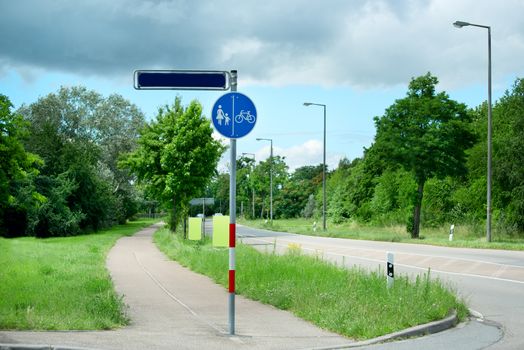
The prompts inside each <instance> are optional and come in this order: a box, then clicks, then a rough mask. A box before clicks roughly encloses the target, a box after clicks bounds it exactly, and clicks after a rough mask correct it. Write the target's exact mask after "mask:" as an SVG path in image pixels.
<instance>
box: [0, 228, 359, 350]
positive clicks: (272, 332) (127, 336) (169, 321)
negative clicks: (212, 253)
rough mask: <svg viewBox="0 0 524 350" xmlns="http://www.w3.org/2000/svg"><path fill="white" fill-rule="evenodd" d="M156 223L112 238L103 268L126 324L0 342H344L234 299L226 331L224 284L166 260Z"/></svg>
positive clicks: (1, 335)
mask: <svg viewBox="0 0 524 350" xmlns="http://www.w3.org/2000/svg"><path fill="white" fill-rule="evenodd" d="M158 228H159V226H158V225H155V226H152V227H149V228H147V229H144V230H142V231H140V232H138V233H137V234H136V235H134V236H132V237H124V238H121V239H120V240H118V242H117V243H116V245H115V246H114V247H113V249H112V250H111V251H110V253H109V256H108V259H107V268H108V270H109V271H110V273H111V276H112V278H113V281H114V284H115V288H116V290H117V292H118V293H119V294H122V295H124V300H125V303H126V304H127V305H128V306H129V310H128V313H129V316H130V317H131V320H132V321H131V325H130V326H128V327H125V328H122V329H119V330H115V331H96V332H95V331H82V332H75V331H71V332H0V344H6V343H9V344H13V343H17V344H34V345H36V344H38V345H46V346H51V347H57V348H59V347H64V348H78V347H81V348H89V349H108V350H109V349H170V350H171V349H306V348H314V347H330V346H335V345H341V344H349V343H351V340H349V339H347V338H344V337H341V336H339V335H337V334H334V333H329V332H326V331H324V330H321V329H319V328H317V327H315V326H313V325H311V324H309V323H307V322H305V321H303V320H301V319H299V318H297V317H295V316H293V315H292V314H291V313H289V312H286V311H281V310H278V309H276V308H274V307H272V306H268V305H263V304H260V303H257V302H255V301H251V300H247V299H245V298H243V297H241V296H237V297H236V333H237V335H236V336H229V335H228V329H229V326H228V319H227V310H228V309H227V300H228V294H227V291H226V289H225V288H224V287H222V286H219V285H217V284H216V283H214V282H213V281H212V280H210V279H209V278H207V277H205V276H202V275H199V274H196V273H193V272H191V271H189V270H188V269H186V268H184V267H182V266H180V265H179V264H178V263H176V262H173V261H170V260H168V258H167V257H166V256H165V255H163V254H162V253H161V252H160V251H159V250H158V249H157V248H156V246H155V244H154V243H153V242H152V235H153V233H154V232H155V230H157V229H158Z"/></svg>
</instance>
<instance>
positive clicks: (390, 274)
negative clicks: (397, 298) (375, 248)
mask: <svg viewBox="0 0 524 350" xmlns="http://www.w3.org/2000/svg"><path fill="white" fill-rule="evenodd" d="M386 273H387V280H388V288H391V287H393V282H394V280H395V268H394V255H393V253H391V252H388V255H387V269H386Z"/></svg>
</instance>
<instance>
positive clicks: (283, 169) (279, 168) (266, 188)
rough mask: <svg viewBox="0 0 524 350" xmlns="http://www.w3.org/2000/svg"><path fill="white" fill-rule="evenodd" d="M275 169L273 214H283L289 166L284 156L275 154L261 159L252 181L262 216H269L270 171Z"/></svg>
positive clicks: (277, 215) (275, 215) (276, 215)
mask: <svg viewBox="0 0 524 350" xmlns="http://www.w3.org/2000/svg"><path fill="white" fill-rule="evenodd" d="M271 169H272V170H273V216H274V217H279V215H282V209H283V205H284V203H282V196H281V194H282V189H283V188H284V186H285V184H286V182H287V179H288V176H289V174H288V166H287V164H286V162H285V159H284V157H281V156H273V159H272V160H271V159H270V158H268V159H266V160H264V161H261V162H260V163H258V164H257V166H256V167H255V168H254V170H253V173H252V181H253V182H252V183H253V185H254V187H255V192H256V194H257V201H258V203H260V204H259V206H258V207H259V208H260V217H263V216H264V212H265V213H266V217H269V211H270V182H271V181H270V171H271Z"/></svg>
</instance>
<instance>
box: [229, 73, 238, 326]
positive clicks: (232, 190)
mask: <svg viewBox="0 0 524 350" xmlns="http://www.w3.org/2000/svg"><path fill="white" fill-rule="evenodd" d="M230 85H231V91H233V92H235V91H237V71H236V70H232V71H231V75H230ZM234 109H235V104H234V101H233V114H232V117H234V115H235V112H234ZM233 125H234V121H233ZM230 154H231V156H230V163H231V172H230V176H229V334H230V335H234V334H235V245H236V214H237V211H236V207H237V205H236V196H237V174H236V173H237V140H236V139H230Z"/></svg>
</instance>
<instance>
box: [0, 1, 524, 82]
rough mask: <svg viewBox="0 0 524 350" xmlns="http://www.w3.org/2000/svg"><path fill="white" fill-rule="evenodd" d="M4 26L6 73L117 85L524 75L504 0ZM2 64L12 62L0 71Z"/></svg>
mask: <svg viewBox="0 0 524 350" xmlns="http://www.w3.org/2000/svg"><path fill="white" fill-rule="evenodd" d="M2 12H3V17H2V18H3V20H2V21H1V22H0V32H2V33H3V35H2V36H0V47H2V51H1V52H0V71H2V69H4V70H5V69H6V68H5V67H7V66H8V65H11V66H20V67H24V66H31V67H40V68H42V69H46V70H55V71H61V72H71V73H77V74H83V75H99V76H104V77H109V76H112V77H115V78H118V77H120V76H122V75H126V76H127V75H129V72H130V71H132V70H134V69H137V68H166V67H167V68H170V67H173V68H179V69H226V70H229V69H238V70H239V72H242V77H243V79H245V80H246V81H247V82H249V83H252V84H260V83H264V84H274V85H290V84H315V85H319V84H322V85H329V86H331V85H351V86H353V87H361V88H369V87H377V86H392V85H398V84H405V83H406V82H407V81H409V79H410V78H411V77H413V76H418V75H421V74H424V73H426V72H427V71H431V72H432V73H434V74H436V75H437V76H438V77H439V78H440V80H441V82H442V83H443V85H444V86H445V87H446V86H462V85H464V84H466V83H471V82H475V83H478V82H481V81H483V79H484V74H482V73H483V72H484V71H485V64H486V62H485V61H486V60H485V51H486V33H485V32H483V31H484V30H483V29H481V28H472V27H469V28H463V29H461V30H459V29H456V28H454V27H453V26H452V25H451V24H452V23H453V22H454V21H455V20H464V21H470V22H472V23H482V24H487V25H491V26H492V28H493V33H492V34H493V62H494V67H493V68H494V69H493V73H494V80H495V82H496V81H497V78H499V79H503V78H505V77H506V76H507V75H508V74H511V75H522V74H524V63H523V61H522V59H521V58H522V57H523V56H524V30H523V28H524V16H522V13H524V2H523V1H521V0H505V1H504V2H501V3H500V4H497V5H496V6H493V2H492V0H462V1H456V0H426V1H413V0H399V1H394V2H392V1H386V0H360V1H346V0H329V1H327V2H310V3H308V4H307V6H304V2H303V1H300V0H288V1H281V0H266V1H263V2H260V1H255V0H252V1H242V2H237V1H231V0H216V1H208V2H203V1H193V0H169V1H160V2H155V1H149V2H143V1H140V0H134V1H131V0H127V1H124V0H116V1H110V2H107V1H89V2H74V3H71V2H68V1H54V2H52V4H51V3H49V2H42V1H37V0H34V1H30V0H28V1H24V2H7V3H6V4H5V6H3V7H2ZM2 66H3V67H2Z"/></svg>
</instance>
